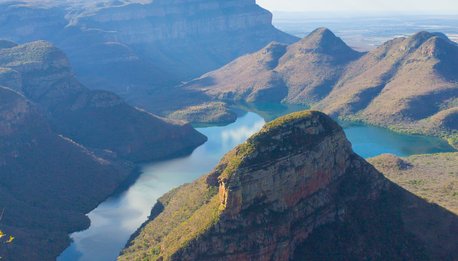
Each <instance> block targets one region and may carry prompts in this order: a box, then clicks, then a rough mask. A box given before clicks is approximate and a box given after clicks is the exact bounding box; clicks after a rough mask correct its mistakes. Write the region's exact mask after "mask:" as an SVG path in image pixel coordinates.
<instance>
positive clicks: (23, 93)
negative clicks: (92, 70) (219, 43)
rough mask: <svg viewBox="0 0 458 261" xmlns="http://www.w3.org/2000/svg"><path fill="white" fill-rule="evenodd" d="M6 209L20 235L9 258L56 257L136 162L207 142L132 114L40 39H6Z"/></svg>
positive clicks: (0, 108) (2, 111) (0, 147)
mask: <svg viewBox="0 0 458 261" xmlns="http://www.w3.org/2000/svg"><path fill="white" fill-rule="evenodd" d="M0 101H1V102H0V197H1V198H2V200H1V201H0V202H1V204H0V208H1V209H5V214H4V216H3V220H2V229H4V230H6V231H8V232H9V233H10V234H13V235H17V241H16V242H15V244H14V245H13V246H11V247H8V248H6V249H5V248H1V250H0V252H1V253H0V256H2V257H3V258H6V259H7V260H21V261H22V260H52V259H54V258H55V257H56V256H57V255H58V254H59V253H60V252H61V251H62V250H63V249H64V248H65V247H66V246H67V244H68V243H69V238H68V234H69V233H71V232H74V231H78V230H81V229H84V228H85V227H86V226H87V225H88V219H87V217H85V214H86V213H88V212H89V211H90V210H92V209H93V208H95V207H96V206H97V205H98V204H99V203H100V202H101V201H102V200H104V199H105V198H106V197H107V196H109V195H111V194H112V193H113V192H114V191H115V190H116V189H117V188H118V187H119V185H120V184H121V183H122V182H123V181H124V180H125V179H126V178H127V177H128V176H129V175H132V174H133V164H131V163H129V162H130V161H133V162H143V161H151V160H158V159H164V158H170V157H173V156H179V155H184V154H186V153H190V152H191V151H192V150H193V149H194V148H196V147H197V146H199V145H201V144H202V143H203V142H204V141H205V140H206V138H205V136H203V135H202V134H200V133H198V132H197V131H195V130H194V129H193V128H192V127H191V126H190V125H187V124H183V123H178V122H171V121H168V120H164V119H162V118H159V117H157V116H154V115H152V114H150V113H147V112H144V111H141V110H138V109H135V108H133V107H131V106H129V105H127V104H126V103H124V102H123V101H122V100H121V99H120V98H119V97H118V96H116V95H115V94H112V93H110V92H107V91H91V90H89V89H87V88H86V87H84V86H83V85H81V84H80V83H79V82H78V80H77V79H76V78H75V77H74V76H73V73H72V71H71V68H70V66H69V62H68V60H67V58H66V56H65V55H64V54H63V53H62V52H61V51H60V50H59V49H57V48H55V47H54V46H52V45H51V44H49V43H47V42H43V41H39V42H32V43H27V44H23V45H17V44H15V43H12V42H7V41H0Z"/></svg>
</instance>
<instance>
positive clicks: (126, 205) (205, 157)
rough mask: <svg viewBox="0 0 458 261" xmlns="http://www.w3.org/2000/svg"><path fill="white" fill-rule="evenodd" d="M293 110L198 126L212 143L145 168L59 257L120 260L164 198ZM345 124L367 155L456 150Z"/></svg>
mask: <svg viewBox="0 0 458 261" xmlns="http://www.w3.org/2000/svg"><path fill="white" fill-rule="evenodd" d="M291 110H294V108H293V109H282V110H277V109H274V110H272V109H271V110H267V111H266V110H264V111H259V110H256V113H255V112H248V113H244V114H242V115H241V116H240V117H239V118H238V119H237V121H236V122H235V123H233V124H230V125H227V126H222V127H221V126H219V127H204V128H198V130H199V131H200V132H201V133H203V134H204V135H206V136H207V137H208V142H207V143H205V144H204V145H202V146H201V147H199V148H197V149H196V150H195V151H194V152H193V153H192V154H191V155H190V156H188V157H184V158H180V159H174V160H168V161H163V162H158V163H152V164H147V165H144V166H142V171H141V175H140V177H139V178H138V179H137V180H136V182H135V183H134V184H132V185H131V186H130V187H129V188H128V189H127V190H125V191H124V192H122V193H119V194H117V195H114V196H112V197H110V198H109V199H107V200H106V201H105V202H103V203H101V204H100V205H99V206H98V207H97V208H96V209H95V210H93V211H92V212H91V213H89V214H88V216H89V218H90V219H91V226H90V228H89V229H87V230H85V231H82V232H77V233H73V234H72V235H71V238H72V239H73V243H72V244H71V246H70V247H69V248H68V249H67V250H65V252H63V253H62V255H61V256H60V257H59V258H58V260H59V261H76V260H78V261H105V260H106V261H112V260H115V259H116V257H117V256H118V254H119V252H120V251H121V250H122V249H123V247H124V245H125V244H126V242H127V241H128V239H129V237H130V235H131V234H132V233H133V232H135V231H136V229H137V228H139V227H140V226H141V224H142V223H143V222H145V221H146V220H147V217H148V215H149V213H150V210H151V208H152V206H153V205H154V204H155V202H156V201H157V199H158V198H159V197H160V196H162V195H163V194H164V193H166V192H168V191H169V190H171V189H172V188H175V187H177V186H180V185H182V184H184V183H189V182H191V181H193V180H195V179H197V178H198V177H200V176H201V175H204V174H206V173H208V172H209V171H211V170H212V168H213V167H215V166H216V164H217V163H218V162H219V160H220V159H221V158H222V156H223V155H224V154H225V153H227V152H228V151H230V150H231V149H232V148H234V147H235V146H237V145H238V144H240V143H242V142H244V141H245V140H246V139H247V138H248V137H249V136H251V135H252V134H253V133H255V132H257V131H258V130H260V129H261V128H262V126H263V125H264V124H265V121H266V120H271V119H273V118H275V117H277V116H279V115H282V114H285V113H287V112H290V111H291ZM260 115H262V116H263V117H264V118H263V117H261V116H260ZM343 126H344V129H345V132H346V134H347V137H348V139H349V140H350V141H351V142H352V144H353V149H354V150H355V152H357V153H358V154H360V155H361V156H363V157H366V158H368V157H373V156H377V155H380V154H383V153H392V154H395V155H398V156H408V155H412V154H425V153H435V152H446V151H453V149H452V148H451V147H450V146H449V145H448V144H447V143H445V142H444V141H442V140H440V139H437V138H432V137H424V136H413V135H403V134H399V133H395V132H392V131H389V130H387V129H383V128H378V127H373V126H365V125H359V124H350V123H343Z"/></svg>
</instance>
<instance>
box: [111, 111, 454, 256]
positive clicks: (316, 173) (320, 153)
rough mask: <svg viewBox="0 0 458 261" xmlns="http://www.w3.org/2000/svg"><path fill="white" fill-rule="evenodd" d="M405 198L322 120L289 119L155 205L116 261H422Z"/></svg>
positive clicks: (308, 116)
mask: <svg viewBox="0 0 458 261" xmlns="http://www.w3.org/2000/svg"><path fill="white" fill-rule="evenodd" d="M405 196H406V194H405V192H404V191H401V189H400V188H398V187H397V186H395V185H394V184H392V183H390V182H389V181H388V180H387V179H385V178H384V177H383V176H382V175H381V174H380V173H379V172H377V171H376V170H375V169H374V168H373V167H372V166H371V165H369V164H368V163H367V162H366V161H364V160H363V159H362V158H360V157H359V156H357V155H356V154H354V153H353V152H352V149H351V144H350V143H349V142H348V141H347V139H346V138H345V134H344V132H343V130H342V129H341V127H339V126H338V125H337V124H336V123H335V122H334V121H333V120H331V119H330V118H329V117H328V116H326V115H324V114H322V113H319V112H313V111H305V112H299V113H294V114H290V115H287V116H285V117H282V118H279V119H277V120H275V121H273V122H271V123H269V124H267V125H266V126H265V127H264V128H263V129H262V130H261V131H260V132H259V133H257V134H255V135H254V136H252V137H251V138H250V139H249V140H248V141H247V142H246V143H244V144H242V145H240V146H239V147H237V148H236V149H234V150H233V151H231V152H230V153H228V154H227V155H226V156H225V157H224V158H223V159H222V161H221V162H220V164H219V165H218V166H217V167H216V168H215V169H214V170H213V171H212V172H211V173H210V174H208V175H206V176H204V177H202V178H201V179H199V180H197V181H196V182H194V183H192V184H188V185H184V186H182V187H180V188H178V189H175V190H173V191H171V192H170V193H168V194H167V195H165V196H164V197H163V198H162V199H160V200H159V202H158V203H157V205H156V206H155V207H154V208H153V211H152V213H151V217H150V220H149V221H148V222H146V223H145V224H144V225H143V226H142V228H141V229H140V230H139V231H138V232H137V233H136V234H135V235H134V236H133V238H132V240H131V242H130V243H129V244H128V246H127V247H126V249H125V250H124V251H123V252H122V254H121V256H120V257H119V260H144V259H148V260H347V259H352V260H369V259H370V260H381V259H385V260H386V259H393V260H397V259H399V260H427V259H428V258H432V256H431V252H429V250H426V249H425V248H423V245H424V244H427V243H428V242H426V241H422V240H421V239H419V238H416V237H415V236H413V235H412V234H411V233H410V231H408V230H407V228H406V226H404V221H405V220H403V218H402V217H401V216H400V214H399V213H400V212H399V211H400V209H401V208H402V207H403V206H401V205H400V203H399V202H404V201H403V200H404V197H405ZM419 204H426V205H427V203H425V202H421V203H419ZM447 214H449V213H447ZM453 217H454V218H455V220H456V216H453V215H452V218H453ZM420 225H423V224H420ZM453 231H456V229H454V230H453ZM442 232H443V233H445V234H452V233H454V232H452V233H450V232H444V231H442ZM445 255H446V256H447V255H448V257H452V258H453V256H454V255H455V254H454V252H453V249H447V250H446V251H445ZM455 257H456V256H455Z"/></svg>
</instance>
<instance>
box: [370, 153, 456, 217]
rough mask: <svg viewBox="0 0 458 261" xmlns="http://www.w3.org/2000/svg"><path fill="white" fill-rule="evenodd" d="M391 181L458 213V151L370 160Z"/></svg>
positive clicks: (389, 156) (390, 156) (386, 156)
mask: <svg viewBox="0 0 458 261" xmlns="http://www.w3.org/2000/svg"><path fill="white" fill-rule="evenodd" d="M370 163H372V164H373V165H374V166H375V167H376V168H377V169H378V170H379V171H380V172H382V173H383V174H385V176H386V177H388V178H389V179H390V180H391V181H393V182H395V183H397V184H398V185H400V186H402V187H403V188H405V189H406V190H408V191H410V192H412V193H414V194H416V195H418V196H419V197H421V198H424V199H425V200H427V201H429V202H432V203H435V204H438V205H440V206H442V207H444V208H446V209H448V210H450V211H451V212H453V213H455V214H457V215H458V153H442V154H432V155H416V156H411V157H408V158H402V159H401V158H397V157H395V156H392V155H382V156H379V157H376V158H373V159H370Z"/></svg>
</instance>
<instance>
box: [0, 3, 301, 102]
mask: <svg viewBox="0 0 458 261" xmlns="http://www.w3.org/2000/svg"><path fill="white" fill-rule="evenodd" d="M0 10H1V12H0V23H1V24H2V25H3V26H2V28H0V38H4V39H10V40H13V41H16V42H26V41H34V40H40V39H44V40H48V41H50V42H52V43H53V44H55V45H56V46H58V47H59V48H61V49H63V50H64V51H65V52H66V53H67V54H68V56H69V58H70V60H71V62H72V64H73V66H74V67H75V71H76V74H77V75H78V78H79V79H81V80H82V82H83V83H84V84H85V85H86V86H88V87H89V88H95V89H100V88H103V89H105V90H110V91H115V92H117V93H118V94H120V95H125V96H126V97H127V96H129V97H131V96H134V98H136V101H137V102H140V101H142V102H145V100H146V99H145V98H144V97H143V96H144V95H145V94H147V93H149V92H146V89H148V90H149V91H150V92H151V90H155V89H157V88H158V87H159V86H164V85H167V86H169V85H173V84H178V83H180V82H181V81H184V80H189V79H192V78H195V77H197V76H199V75H201V74H203V73H205V72H208V71H210V70H213V69H216V68H218V67H220V66H222V65H224V64H226V63H228V62H229V61H231V60H233V59H235V58H237V57H238V56H240V55H243V54H246V53H250V52H254V51H257V50H259V49H260V48H262V47H264V46H265V45H267V44H268V43H269V42H271V41H279V42H286V43H291V42H293V41H296V40H297V39H296V38H295V37H293V36H290V35H288V34H285V33H283V32H280V31H279V30H277V29H276V28H274V27H273V26H272V14H271V13H269V12H268V11H266V10H264V9H262V8H261V7H259V6H258V5H256V3H255V1H254V0H228V1H219V0H197V1H196V0H188V1H162V0H154V1H90V2H88V1H72V0H66V1H27V0H23V1H20V0H18V1H6V2H4V3H2V4H0ZM196 65H198V66H196ZM155 97H156V95H150V96H149V97H148V99H154V98H155Z"/></svg>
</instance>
